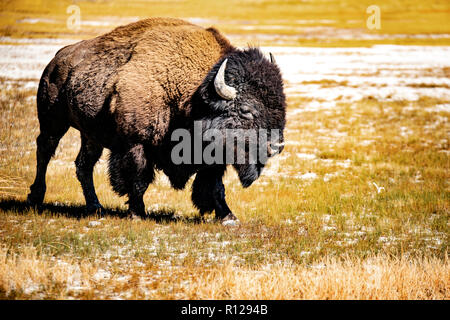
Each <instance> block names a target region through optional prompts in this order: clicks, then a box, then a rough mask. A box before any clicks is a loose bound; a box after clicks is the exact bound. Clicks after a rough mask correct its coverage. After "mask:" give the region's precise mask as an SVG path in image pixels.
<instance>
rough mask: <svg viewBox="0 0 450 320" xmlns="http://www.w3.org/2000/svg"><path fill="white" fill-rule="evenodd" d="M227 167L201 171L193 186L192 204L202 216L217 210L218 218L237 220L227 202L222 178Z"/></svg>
mask: <svg viewBox="0 0 450 320" xmlns="http://www.w3.org/2000/svg"><path fill="white" fill-rule="evenodd" d="M225 170H226V166H216V167H210V168H207V169H203V170H201V171H199V172H198V173H197V175H196V177H195V180H194V183H193V185H192V202H193V203H194V206H195V207H196V208H197V209H199V211H200V213H201V214H204V213H207V212H212V211H213V210H215V214H216V218H217V219H220V220H223V219H233V220H234V219H236V217H235V216H234V215H233V213H232V212H231V210H230V208H229V207H228V205H227V203H226V201H225V187H224V185H223V182H222V177H223V175H224V173H225Z"/></svg>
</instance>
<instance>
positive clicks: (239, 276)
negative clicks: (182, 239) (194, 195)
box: [0, 247, 450, 300]
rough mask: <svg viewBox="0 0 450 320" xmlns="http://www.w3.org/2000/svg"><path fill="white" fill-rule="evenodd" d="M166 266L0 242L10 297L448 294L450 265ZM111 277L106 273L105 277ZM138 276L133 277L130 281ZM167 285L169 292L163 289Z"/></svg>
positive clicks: (3, 282) (380, 258)
mask: <svg viewBox="0 0 450 320" xmlns="http://www.w3.org/2000/svg"><path fill="white" fill-rule="evenodd" d="M162 273H165V274H166V276H168V274H167V271H164V270H162V269H160V270H158V269H155V268H146V269H141V270H139V268H133V267H131V268H129V270H128V273H127V277H126V278H124V277H122V276H119V275H117V274H116V275H112V276H111V274H110V272H105V271H104V270H103V269H101V267H99V266H97V265H96V264H95V263H93V262H89V261H82V262H77V261H74V260H73V259H71V258H68V257H62V258H59V259H57V260H55V259H54V258H52V257H49V256H39V255H38V254H37V251H36V249H35V248H34V247H26V248H23V249H22V253H21V254H17V253H9V252H8V250H7V249H5V248H1V249H0V297H3V298H30V297H33V298H49V297H51V298H67V297H68V296H72V297H76V298H81V299H83V298H102V299H114V298H124V297H126V298H130V299H136V298H146V299H152V298H177V299H260V300H265V299H284V300H287V299H334V300H336V299H339V300H341V299H342V300H345V299H408V300H411V299H449V298H450V282H449V281H450V266H449V263H448V260H447V259H445V260H444V261H443V260H440V259H434V258H424V259H412V260H411V259H406V258H403V257H401V258H395V257H390V256H387V255H383V254H381V255H377V256H372V257H368V258H366V259H364V260H362V259H358V258H354V257H353V258H352V257H349V256H347V257H345V258H343V259H340V260H339V259H335V258H324V259H322V260H320V261H318V262H317V263H316V264H314V265H311V266H303V265H290V264H288V265H283V264H282V263H281V264H277V265H262V266H260V267H259V268H257V269H256V268H249V267H235V266H233V264H232V263H226V264H224V265H222V266H215V267H206V268H200V267H197V268H191V269H189V270H184V269H180V268H175V269H172V270H171V271H170V277H171V278H172V279H173V280H172V281H171V282H170V284H168V283H167V281H168V280H167V278H166V280H165V281H155V280H156V279H155V278H154V275H161V274H162ZM105 278H106V279H105ZM130 280H131V281H130ZM161 291H162V292H164V291H166V295H164V296H161Z"/></svg>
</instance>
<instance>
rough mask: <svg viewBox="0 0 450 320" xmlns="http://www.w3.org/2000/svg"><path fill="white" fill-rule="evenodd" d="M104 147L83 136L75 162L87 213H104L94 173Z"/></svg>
mask: <svg viewBox="0 0 450 320" xmlns="http://www.w3.org/2000/svg"><path fill="white" fill-rule="evenodd" d="M102 151H103V147H102V146H101V145H99V144H97V143H95V142H93V141H91V140H88V139H87V138H86V137H85V136H84V135H81V148H80V152H79V153H78V156H77V159H76V160H75V166H76V170H77V171H76V172H77V178H78V180H79V181H80V183H81V188H82V189H83V194H84V198H85V199H86V212H87V213H102V212H103V207H102V206H101V204H100V202H99V201H98V198H97V194H96V193H95V188H94V180H93V177H92V172H93V170H94V166H95V164H96V163H97V161H98V159H99V158H100V156H101V155H102Z"/></svg>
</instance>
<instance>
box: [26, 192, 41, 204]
mask: <svg viewBox="0 0 450 320" xmlns="http://www.w3.org/2000/svg"><path fill="white" fill-rule="evenodd" d="M42 202H44V196H43V195H41V194H35V193H30V194H29V195H28V197H27V204H28V205H30V206H40V205H41V204H42Z"/></svg>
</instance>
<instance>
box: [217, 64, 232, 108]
mask: <svg viewBox="0 0 450 320" xmlns="http://www.w3.org/2000/svg"><path fill="white" fill-rule="evenodd" d="M227 60H228V59H225V60H224V61H223V62H222V65H221V66H220V68H219V71H217V75H216V77H215V78H214V87H215V88H216V92H217V94H218V95H219V96H221V97H222V98H224V99H225V100H233V99H234V98H236V89H235V88H233V87H230V86H229V85H227V84H226V83H225V68H226V67H227Z"/></svg>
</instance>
